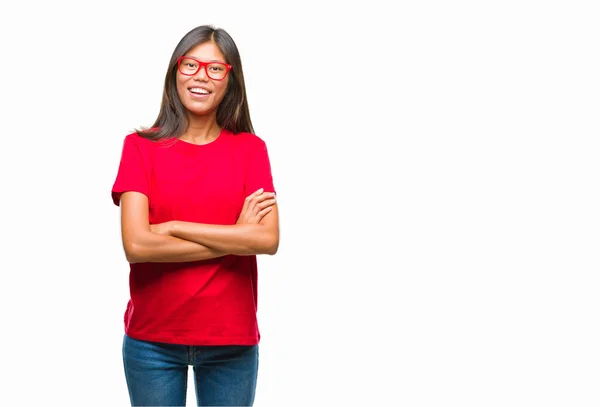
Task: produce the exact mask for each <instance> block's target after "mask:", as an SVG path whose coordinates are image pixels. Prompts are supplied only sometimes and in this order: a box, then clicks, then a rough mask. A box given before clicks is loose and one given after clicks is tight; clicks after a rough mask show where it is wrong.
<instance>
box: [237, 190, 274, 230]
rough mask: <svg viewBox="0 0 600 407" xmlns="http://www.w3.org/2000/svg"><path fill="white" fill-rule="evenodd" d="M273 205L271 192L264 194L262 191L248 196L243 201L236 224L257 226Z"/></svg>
mask: <svg viewBox="0 0 600 407" xmlns="http://www.w3.org/2000/svg"><path fill="white" fill-rule="evenodd" d="M274 204H275V194H274V193H273V192H264V191H263V189H262V188H261V189H259V190H258V191H256V192H254V193H252V194H250V195H248V196H247V197H246V199H245V200H244V206H243V207H242V213H240V216H239V218H238V220H237V222H236V224H238V225H239V224H248V223H250V224H257V223H259V222H260V221H261V220H262V218H263V217H264V216H265V215H266V214H267V213H269V212H271V210H273V205H274Z"/></svg>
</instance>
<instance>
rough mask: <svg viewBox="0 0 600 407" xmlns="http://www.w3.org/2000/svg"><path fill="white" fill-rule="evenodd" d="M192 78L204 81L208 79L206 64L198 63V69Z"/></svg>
mask: <svg viewBox="0 0 600 407" xmlns="http://www.w3.org/2000/svg"><path fill="white" fill-rule="evenodd" d="M194 79H200V80H203V81H206V80H207V79H208V73H207V72H206V65H200V69H198V72H196V75H194Z"/></svg>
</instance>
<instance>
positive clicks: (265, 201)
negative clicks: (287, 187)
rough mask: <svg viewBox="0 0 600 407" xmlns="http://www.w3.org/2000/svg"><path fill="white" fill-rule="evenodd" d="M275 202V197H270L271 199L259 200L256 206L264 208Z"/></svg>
mask: <svg viewBox="0 0 600 407" xmlns="http://www.w3.org/2000/svg"><path fill="white" fill-rule="evenodd" d="M276 202H277V200H276V199H275V198H271V199H267V200H264V201H262V202H259V203H258V204H257V205H256V206H258V208H259V209H264V208H266V207H269V206H272V205H274V204H275V203H276Z"/></svg>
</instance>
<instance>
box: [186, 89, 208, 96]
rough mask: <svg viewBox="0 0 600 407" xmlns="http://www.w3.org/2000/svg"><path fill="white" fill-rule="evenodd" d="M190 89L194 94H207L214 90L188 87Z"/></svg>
mask: <svg viewBox="0 0 600 407" xmlns="http://www.w3.org/2000/svg"><path fill="white" fill-rule="evenodd" d="M188 90H189V91H190V92H191V93H193V94H194V95H199V96H207V95H210V94H211V93H212V92H210V91H208V90H206V89H202V88H188Z"/></svg>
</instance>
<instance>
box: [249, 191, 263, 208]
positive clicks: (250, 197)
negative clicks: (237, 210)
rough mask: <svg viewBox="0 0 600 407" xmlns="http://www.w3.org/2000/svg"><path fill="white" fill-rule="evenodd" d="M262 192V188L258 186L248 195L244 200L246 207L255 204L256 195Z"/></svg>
mask: <svg viewBox="0 0 600 407" xmlns="http://www.w3.org/2000/svg"><path fill="white" fill-rule="evenodd" d="M263 192H264V189H263V188H259V189H257V190H256V191H254V192H253V193H251V194H250V195H248V196H247V197H246V199H245V200H244V205H246V208H252V207H253V206H254V205H255V204H256V197H258V196H260V195H261V194H262V193H263Z"/></svg>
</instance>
